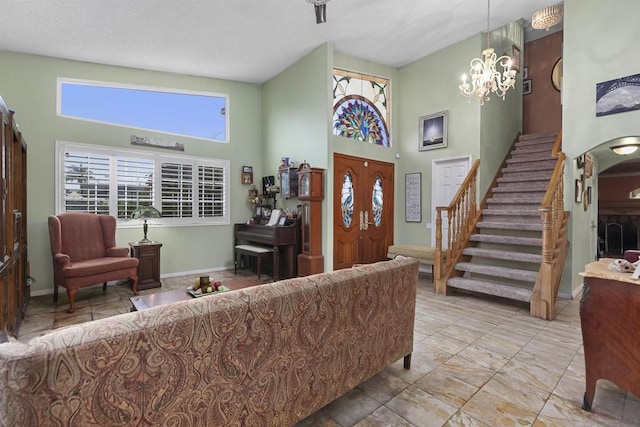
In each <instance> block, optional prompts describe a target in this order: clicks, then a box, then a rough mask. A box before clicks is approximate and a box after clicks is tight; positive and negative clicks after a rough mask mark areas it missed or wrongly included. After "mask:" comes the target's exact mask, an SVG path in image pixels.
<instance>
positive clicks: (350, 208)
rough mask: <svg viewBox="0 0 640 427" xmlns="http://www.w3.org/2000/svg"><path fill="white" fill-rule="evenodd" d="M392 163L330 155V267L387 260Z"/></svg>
mask: <svg viewBox="0 0 640 427" xmlns="http://www.w3.org/2000/svg"><path fill="white" fill-rule="evenodd" d="M393 175H394V165H393V164H392V163H385V162H379V161H376V160H370V159H364V158H359V157H352V156H346V155H343V154H335V155H334V177H333V180H334V208H333V211H334V214H333V219H334V233H333V237H334V238H333V242H334V243H333V268H334V270H338V269H341V268H348V267H351V266H352V265H353V264H361V263H366V264H368V263H372V262H377V261H382V260H385V259H387V248H388V247H389V245H391V243H392V242H393V211H394V207H393V199H394V181H393Z"/></svg>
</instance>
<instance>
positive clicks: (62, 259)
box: [53, 253, 71, 268]
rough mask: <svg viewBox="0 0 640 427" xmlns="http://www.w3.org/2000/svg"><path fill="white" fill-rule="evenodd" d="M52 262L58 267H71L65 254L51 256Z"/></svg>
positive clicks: (69, 259) (69, 260)
mask: <svg viewBox="0 0 640 427" xmlns="http://www.w3.org/2000/svg"><path fill="white" fill-rule="evenodd" d="M53 262H54V263H55V264H58V265H60V267H62V268H65V267H69V266H70V265H71V258H69V255H67V254H63V253H57V254H55V255H54V256H53Z"/></svg>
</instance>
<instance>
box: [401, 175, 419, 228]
mask: <svg viewBox="0 0 640 427" xmlns="http://www.w3.org/2000/svg"><path fill="white" fill-rule="evenodd" d="M421 185H422V173H421V172H414V173H408V174H406V175H405V176H404V191H405V209H404V220H405V221H406V222H422V190H421Z"/></svg>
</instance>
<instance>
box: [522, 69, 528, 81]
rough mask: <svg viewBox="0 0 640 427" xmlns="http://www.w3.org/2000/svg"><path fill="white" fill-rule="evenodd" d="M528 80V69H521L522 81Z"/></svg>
mask: <svg viewBox="0 0 640 427" xmlns="http://www.w3.org/2000/svg"><path fill="white" fill-rule="evenodd" d="M528 78H529V67H522V79H523V80H527V79H528Z"/></svg>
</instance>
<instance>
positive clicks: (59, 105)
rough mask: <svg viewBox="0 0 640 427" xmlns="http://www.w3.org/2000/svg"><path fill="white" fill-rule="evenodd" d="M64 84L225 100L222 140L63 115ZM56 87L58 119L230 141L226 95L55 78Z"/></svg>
mask: <svg viewBox="0 0 640 427" xmlns="http://www.w3.org/2000/svg"><path fill="white" fill-rule="evenodd" d="M65 83H69V84H76V85H86V86H99V87H109V88H116V89H130V90H139V91H143V92H160V93H174V94H181V95H198V96H209V97H219V98H224V100H225V106H224V110H225V111H224V120H225V129H224V130H225V131H224V139H213V138H203V137H199V136H194V135H188V134H181V133H174V132H167V131H163V130H159V129H149V128H144V127H139V126H132V125H127V124H121V123H114V122H109V121H104V120H95V119H90V118H85V117H80V116H73V115H67V114H63V113H62V85H63V84H65ZM56 87H57V94H56V114H57V116H58V117H63V118H66V119H71V120H80V121H84V122H91V123H100V124H105V125H110V126H117V127H120V128H127V129H138V130H144V131H150V132H156V133H159V134H163V135H172V136H179V137H183V138H191V139H198V140H201V141H208V142H218V143H221V144H228V143H229V141H230V139H229V137H230V135H229V111H230V108H229V95H228V94H226V93H216V92H205V91H195V90H187V89H176V88H165V87H159V86H143V85H134V84H125V83H117V82H107V81H100V80H84V79H74V78H69V77H58V78H57V85H56Z"/></svg>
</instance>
